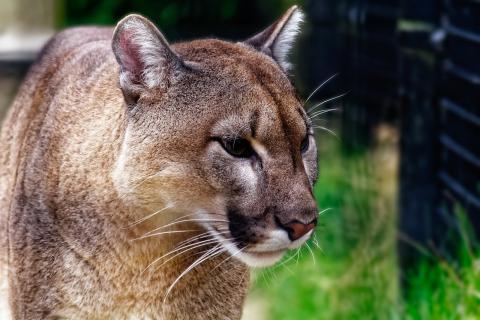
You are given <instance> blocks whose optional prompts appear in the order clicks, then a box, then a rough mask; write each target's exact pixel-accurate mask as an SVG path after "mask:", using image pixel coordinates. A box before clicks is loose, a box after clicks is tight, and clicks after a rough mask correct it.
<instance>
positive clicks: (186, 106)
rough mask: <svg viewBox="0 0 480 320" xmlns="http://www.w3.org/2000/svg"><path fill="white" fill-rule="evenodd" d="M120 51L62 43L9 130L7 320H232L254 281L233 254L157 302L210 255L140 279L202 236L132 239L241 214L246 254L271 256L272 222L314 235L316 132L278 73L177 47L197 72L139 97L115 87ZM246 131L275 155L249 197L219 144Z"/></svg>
mask: <svg viewBox="0 0 480 320" xmlns="http://www.w3.org/2000/svg"><path fill="white" fill-rule="evenodd" d="M111 39H112V29H109V28H105V29H103V28H77V29H71V30H67V31H64V32H62V33H60V34H58V35H57V36H55V37H54V38H53V39H52V40H51V41H50V42H49V44H48V45H47V46H46V47H45V49H44V50H43V52H42V54H41V56H40V58H39V60H38V61H37V63H36V64H35V65H34V66H33V68H32V70H31V71H30V73H29V75H28V76H27V79H26V80H25V82H24V84H23V85H22V87H21V89H20V91H19V94H18V96H17V98H16V100H15V102H14V104H13V106H12V108H11V110H10V112H9V115H8V117H7V119H6V120H5V122H4V124H3V128H2V135H1V140H0V143H1V145H0V161H1V162H0V183H1V185H0V186H1V187H0V201H1V202H0V211H1V214H0V223H1V226H2V228H3V229H2V230H1V234H2V248H8V250H7V251H6V252H2V255H3V257H4V266H5V267H7V268H8V279H9V291H8V296H9V301H10V306H11V310H12V317H13V318H14V319H54V318H68V319H107V318H108V319H110V318H112V319H160V318H161V319H191V318H195V319H238V318H240V316H241V306H242V304H243V301H244V297H245V293H246V289H247V285H248V269H247V267H246V265H245V264H243V263H241V262H240V261H238V260H237V259H234V258H233V259H227V260H225V259H226V258H228V254H227V253H222V254H220V255H218V256H216V257H214V258H212V259H210V260H208V261H206V262H205V263H204V264H202V265H201V266H199V267H198V268H195V269H193V270H192V272H190V273H189V274H187V275H186V276H185V277H184V278H183V279H182V280H181V281H179V282H178V284H177V285H176V286H175V287H174V289H173V290H172V291H171V293H170V294H169V296H168V297H167V299H166V301H165V303H164V301H163V299H164V296H165V292H166V290H167V288H168V287H169V286H170V285H171V284H172V282H173V281H174V280H175V279H176V278H177V276H178V275H179V274H180V273H181V272H182V271H183V270H185V269H186V268H187V267H188V266H189V265H190V264H191V263H192V262H193V261H194V260H195V259H196V258H198V257H199V256H198V255H196V256H195V255H194V254H195V253H199V252H200V251H202V250H205V249H208V248H210V247H212V246H213V245H210V246H204V247H201V248H198V249H195V250H191V251H189V252H188V254H187V255H182V256H180V257H179V258H177V259H174V260H172V261H170V262H168V263H166V264H163V265H157V266H155V265H154V266H153V267H151V268H149V269H148V270H147V271H145V272H142V271H144V270H145V268H146V267H147V266H148V265H149V264H150V263H151V262H152V261H153V260H155V258H157V257H159V256H161V255H162V254H164V253H166V252H168V251H169V250H172V249H173V248H175V246H176V245H177V244H178V243H179V242H180V241H183V240H185V239H188V238H189V237H191V236H192V235H195V234H199V233H200V232H202V231H201V230H204V227H203V225H201V224H200V225H199V224H198V223H195V222H185V223H180V224H178V225H174V226H172V228H171V229H168V230H172V229H173V230H179V231H181V230H186V229H191V230H198V231H194V232H192V233H178V234H170V235H165V236H158V237H149V238H146V239H141V240H136V241H132V239H135V238H138V237H140V236H142V235H144V234H145V233H146V232H148V231H150V230H152V229H154V228H157V227H159V226H162V225H165V224H167V223H170V222H172V221H174V219H178V218H179V217H182V216H186V215H188V214H192V213H193V212H195V210H197V209H198V208H202V210H205V211H206V212H208V213H216V215H212V216H210V218H211V219H219V218H218V217H219V216H222V217H224V218H223V219H226V218H229V220H230V223H232V222H231V220H232V219H233V218H232V217H230V216H229V214H228V212H227V211H228V210H229V209H231V208H234V209H231V210H233V211H235V212H234V214H233V215H234V216H239V215H240V216H241V217H243V218H242V219H254V220H255V221H256V222H255V223H254V225H251V226H249V227H248V228H247V227H245V228H246V231H245V233H247V234H248V236H249V241H250V242H251V243H257V242H260V241H262V239H263V238H264V237H265V236H264V234H263V233H262V232H261V230H260V229H262V230H263V229H267V228H273V226H274V225H275V221H274V217H276V219H280V220H282V221H288V220H291V219H298V220H302V219H303V220H305V221H304V222H308V221H310V220H311V219H312V218H313V217H314V216H315V214H316V211H315V204H314V202H313V197H312V194H311V185H312V183H313V181H314V179H315V176H316V157H314V156H311V157H308V158H306V159H302V155H301V154H300V152H299V151H298V148H299V145H300V142H301V141H302V139H303V137H304V136H305V135H306V133H307V125H308V120H306V116H305V113H304V111H303V109H302V105H301V103H300V102H299V101H298V99H297V97H296V94H295V91H294V88H293V87H292V86H291V84H290V82H289V80H288V78H287V76H286V75H285V73H284V72H283V71H282V70H281V69H280V68H279V66H278V64H277V63H276V62H275V61H274V60H273V59H272V58H270V57H268V56H267V55H265V54H263V53H261V52H259V51H257V50H255V49H254V48H252V47H250V46H248V45H245V44H233V43H229V42H224V41H220V40H213V39H210V40H197V41H192V42H186V43H179V44H176V45H173V46H172V50H173V51H174V52H175V54H176V55H178V56H179V57H181V58H182V59H183V60H184V61H188V63H186V64H185V66H183V68H185V70H184V71H182V74H181V75H180V76H178V75H175V77H174V76H173V75H171V78H169V79H170V80H169V81H168V82H167V84H168V85H167V86H161V87H157V88H156V89H149V90H144V91H135V93H132V92H133V91H128V90H126V89H125V88H119V86H118V79H119V67H118V63H117V61H116V59H115V56H114V54H113V53H112V49H111V41H112V40H111ZM167 72H170V73H171V74H173V73H174V72H175V71H172V70H167ZM132 90H133V89H132ZM130 94H132V95H133V94H135V95H136V96H135V97H131V96H129V95H130ZM129 99H134V100H135V101H136V104H135V105H134V106H133V105H128V104H129V101H130V100H129ZM125 101H127V103H125ZM219 121H220V122H219ZM252 121H253V122H252ZM251 126H254V127H255V133H254V135H255V139H254V140H255V141H258V142H259V143H260V144H261V145H262V146H263V148H264V149H265V150H268V157H266V158H265V159H264V160H263V162H262V166H263V168H264V171H263V172H264V173H263V175H262V178H261V179H260V180H259V182H258V183H257V184H256V185H255V188H254V189H253V190H249V187H248V186H245V185H244V181H243V180H239V179H238V178H237V177H234V176H231V172H232V171H235V170H236V169H235V163H236V162H235V160H232V159H230V158H228V157H227V156H225V155H224V154H220V153H221V152H223V151H221V149H220V148H219V147H218V146H217V145H216V143H217V142H213V141H211V140H209V138H210V137H211V136H212V132H215V131H222V130H223V131H222V132H224V131H225V130H227V129H225V128H226V127H228V128H229V129H228V130H233V131H235V133H236V134H238V132H243V130H246V131H248V132H249V133H248V134H249V135H250V136H251V135H252V132H251ZM306 167H307V168H306ZM168 204H172V207H171V208H170V209H169V210H166V211H165V212H162V213H161V214H158V215H155V216H154V217H152V219H148V220H147V221H145V222H143V223H139V224H136V225H135V226H131V224H132V223H133V222H135V221H137V220H138V219H141V218H143V217H145V216H147V215H149V214H151V213H152V212H154V211H157V210H159V209H161V208H163V207H165V206H166V205H168ZM307 211H308V212H307ZM314 211H315V212H314ZM299 212H302V214H301V215H299ZM258 217H262V218H261V219H262V220H261V221H259V220H258V219H259V218H258ZM236 218H237V219H238V217H236ZM249 221H250V220H249ZM252 221H253V220H252ZM211 225H212V226H213V227H214V228H217V229H222V228H223V229H226V228H227V227H228V226H226V225H225V224H224V223H222V222H220V221H218V222H212V223H211ZM129 226H130V227H129ZM229 227H230V228H232V226H231V225H230V226H229ZM222 262H223V263H222ZM215 267H217V268H216V269H214V268H215ZM212 269H214V271H213V272H212V271H211V270H212ZM0 298H1V297H0Z"/></svg>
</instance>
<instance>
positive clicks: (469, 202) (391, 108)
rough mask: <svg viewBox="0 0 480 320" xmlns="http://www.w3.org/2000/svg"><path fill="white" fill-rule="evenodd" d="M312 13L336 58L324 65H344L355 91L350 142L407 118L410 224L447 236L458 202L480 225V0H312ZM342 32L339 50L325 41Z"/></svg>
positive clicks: (415, 232) (404, 170)
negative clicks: (379, 126) (385, 123)
mask: <svg viewBox="0 0 480 320" xmlns="http://www.w3.org/2000/svg"><path fill="white" fill-rule="evenodd" d="M319 3H324V4H323V5H321V4H319ZM325 3H328V5H327V4H325ZM328 10H330V11H328ZM307 11H308V12H309V14H310V16H311V20H312V22H313V27H312V28H313V29H312V31H311V33H312V34H315V33H316V30H318V33H317V34H318V35H319V36H317V38H316V39H312V37H311V39H310V40H316V41H318V42H319V43H318V44H317V45H315V44H314V46H315V48H319V49H318V50H320V48H323V50H327V51H330V52H333V54H330V55H329V54H328V53H323V55H324V56H329V57H336V60H335V63H333V60H330V61H328V63H323V65H322V64H321V63H320V66H318V67H319V68H321V67H322V66H323V67H324V68H326V69H332V68H337V69H338V70H340V71H341V73H342V74H343V79H344V80H345V84H344V86H345V87H346V88H348V89H350V90H351V93H350V95H349V99H348V102H347V105H346V107H345V108H344V113H343V114H344V115H343V120H344V126H343V127H344V128H345V130H344V135H343V136H344V140H345V141H346V142H347V144H358V143H364V144H368V142H369V137H370V135H371V133H372V129H373V128H374V127H375V126H376V124H378V123H379V122H383V121H390V122H393V123H395V122H396V119H400V126H399V127H400V128H401V168H400V171H401V174H400V200H399V206H400V210H401V216H400V227H401V230H402V231H403V232H404V233H406V234H407V235H409V236H410V237H413V238H415V239H416V240H420V241H422V242H426V241H428V240H430V239H432V240H435V241H437V242H440V243H441V242H442V240H443V238H444V235H445V230H446V229H445V227H446V226H449V227H450V226H451V225H454V224H455V221H456V220H455V218H454V214H453V212H454V211H455V207H457V206H460V207H462V208H463V210H464V211H465V212H467V213H468V214H469V216H470V218H471V221H473V223H474V225H475V226H476V227H477V230H480V2H478V1H473V0H422V1H417V0H339V1H335V2H333V1H310V2H309V3H308V4H307ZM322 17H329V18H330V20H332V19H334V20H335V22H330V23H323V24H322V23H319V21H320V22H322V21H323V22H325V18H322ZM332 17H333V18H332ZM322 35H324V36H322ZM332 37H334V38H336V39H340V40H339V41H338V43H337V45H336V46H335V47H334V48H331V46H330V47H329V46H322V45H321V42H322V41H326V42H327V43H329V44H330V45H331V42H332V40H331V38H332ZM317 81H318V80H317ZM359 137H360V138H359Z"/></svg>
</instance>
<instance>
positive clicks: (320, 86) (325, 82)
mask: <svg viewBox="0 0 480 320" xmlns="http://www.w3.org/2000/svg"><path fill="white" fill-rule="evenodd" d="M336 76H338V73H335V74H334V75H333V76H331V77H330V78H328V79H327V80H325V81H323V82H322V83H321V84H320V85H319V86H318V87H317V88H316V89H315V90H313V91H312V93H310V95H309V96H308V98H307V99H306V100H305V102H304V105H305V104H306V103H307V102H308V100H310V98H311V97H313V95H314V94H315V93H317V91H318V90H320V88H322V87H323V86H324V85H325V84H327V83H328V82H329V81H330V80H332V79H333V78H335V77H336Z"/></svg>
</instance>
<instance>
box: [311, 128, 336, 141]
mask: <svg viewBox="0 0 480 320" xmlns="http://www.w3.org/2000/svg"><path fill="white" fill-rule="evenodd" d="M312 128H313V129H321V130H324V131H326V132H328V133H330V134H331V135H333V136H335V138H337V139H339V140H340V138H339V137H338V136H337V134H336V133H335V132H333V131H332V130H330V129H328V128H325V127H322V126H313V127H312Z"/></svg>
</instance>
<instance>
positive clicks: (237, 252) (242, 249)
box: [210, 246, 247, 272]
mask: <svg viewBox="0 0 480 320" xmlns="http://www.w3.org/2000/svg"><path fill="white" fill-rule="evenodd" d="M245 249H247V247H246V246H245V247H243V248H241V249H238V250H237V251H236V252H235V253H234V254H232V255H230V256H229V257H227V258H225V259H224V260H223V261H222V262H220V263H219V264H217V266H216V267H215V268H213V269H212V270H210V272H212V271H213V270H215V269H217V268H218V267H220V266H221V265H222V264H224V263H225V262H227V261H228V260H230V259H231V258H233V257H235V256H236V255H237V254H239V253H241V252H242V251H244V250H245Z"/></svg>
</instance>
